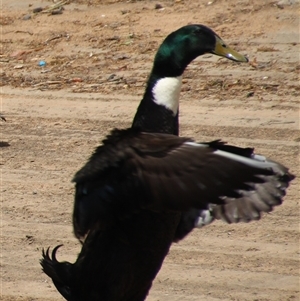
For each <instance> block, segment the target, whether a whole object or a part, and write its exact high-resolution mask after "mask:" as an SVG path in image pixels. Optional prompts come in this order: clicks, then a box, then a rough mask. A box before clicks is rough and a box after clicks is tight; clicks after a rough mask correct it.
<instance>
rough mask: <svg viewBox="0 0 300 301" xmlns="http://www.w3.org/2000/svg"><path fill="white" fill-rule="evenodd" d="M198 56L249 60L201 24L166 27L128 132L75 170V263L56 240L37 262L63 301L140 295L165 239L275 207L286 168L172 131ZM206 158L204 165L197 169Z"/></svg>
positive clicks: (138, 299) (117, 300)
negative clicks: (186, 76)
mask: <svg viewBox="0 0 300 301" xmlns="http://www.w3.org/2000/svg"><path fill="white" fill-rule="evenodd" d="M205 53H212V54H215V55H218V56H221V57H225V58H227V59H230V60H232V61H236V62H247V61H248V59H247V57H245V56H244V55H241V54H239V53H238V52H236V51H235V50H233V49H231V48H230V47H229V46H228V45H227V44H226V43H225V42H224V41H223V40H222V39H221V38H220V37H219V36H218V35H217V34H216V33H214V31H213V30H211V29H210V28H208V27H206V26H204V25H197V24H196V25H187V26H184V27H181V28H179V29H178V30H176V31H174V32H172V33H171V34H170V35H169V36H167V37H166V39H165V40H164V41H163V43H162V44H161V46H160V47H159V49H158V51H157V54H156V56H155V58H154V63H153V67H152V71H151V73H150V76H149V78H148V81H147V85H146V89H145V93H144V96H143V98H142V100H141V102H140V104H139V106H138V108H137V112H136V114H135V116H134V118H133V122H132V126H131V128H130V129H127V130H115V131H113V132H112V133H111V135H109V136H108V137H107V138H106V139H105V140H104V141H103V144H102V145H101V146H99V148H97V150H96V151H95V153H94V154H93V155H92V157H91V159H90V160H89V161H88V163H87V164H86V165H85V166H84V167H83V168H82V169H81V170H80V171H79V172H77V173H76V175H75V177H74V179H73V180H74V182H75V201H74V209H73V229H74V234H75V236H76V237H77V238H78V239H79V241H80V242H81V243H82V249H81V252H80V254H79V255H78V259H77V261H76V262H75V263H73V264H71V263H69V262H59V261H58V260H57V259H56V254H57V250H58V249H59V248H60V245H59V246H57V247H55V248H54V249H53V251H52V253H50V249H49V248H48V249H47V250H46V251H43V254H42V259H41V265H42V269H43V271H44V272H45V273H46V274H47V275H48V276H49V277H51V278H52V280H53V283H54V285H55V286H56V288H57V290H58V291H59V292H60V293H61V295H62V296H64V298H65V299H66V300H69V301H73V300H74V301H78V300H87V301H94V300H102V301H106V300H109V301H129V300H130V301H142V300H145V299H146V297H147V295H148V293H149V290H150V288H151V286H152V283H153V280H154V279H155V277H156V275H157V273H158V272H159V270H160V268H161V266H162V264H163V261H164V259H165V257H166V256H167V254H168V252H169V249H170V246H171V245H172V243H173V242H178V241H180V240H181V239H183V238H184V237H185V236H186V235H188V234H189V233H190V232H191V231H192V230H193V229H194V228H196V227H197V228H200V227H203V226H205V225H208V224H210V223H211V222H212V221H213V220H214V219H221V220H223V221H225V222H227V223H237V222H249V221H252V220H258V219H260V217H261V213H262V212H270V211H271V210H272V209H273V207H275V206H277V205H280V204H281V202H282V198H283V195H284V193H285V190H286V189H287V187H288V184H289V182H290V181H291V180H292V179H293V175H291V174H290V173H289V172H288V170H287V168H285V167H284V166H282V165H280V164H279V163H276V162H273V161H271V160H269V159H266V158H265V157H263V156H259V155H256V154H254V150H253V149H252V148H239V147H235V146H231V145H227V144H226V143H224V142H222V141H221V140H216V141H213V142H209V143H200V144H196V143H195V142H193V141H192V140H189V139H188V138H182V137H179V94H180V88H181V83H182V75H183V73H184V70H185V68H186V67H187V66H188V64H189V63H190V62H192V61H193V60H194V59H195V58H196V57H198V56H200V55H202V54H205ZM164 140H165V142H164ZM188 145H189V146H188ZM189 152H191V153H189ZM188 153H189V155H188V156H187V154H188ZM194 153H198V155H196V157H195V158H198V159H195V160H196V161H197V162H196V161H194V159H193V158H194ZM213 153H214V156H211V155H212V154H213ZM221 153H222V154H223V156H222V155H220V154H221ZM175 154H176V155H175ZM225 154H226V155H225ZM206 155H207V157H206ZM177 156H178V157H177ZM181 156H182V157H181ZM183 158H185V159H183ZM208 158H211V160H212V161H211V164H208V165H207V167H208V166H209V168H208V169H201V166H202V165H203V164H204V163H205V162H207V161H209V160H208ZM157 160H158V161H157ZM198 160H199V161H198ZM223 160H224V162H227V163H224V164H228V165H226V168H225V167H224V168H223V167H222V166H223V165H221V164H219V162H221V161H223ZM158 162H159V164H158ZM237 162H239V163H237ZM245 162H247V163H245ZM250 162H251V163H250ZM193 164H194V165H193ZM231 164H232V165H231ZM236 165H238V166H240V165H241V166H243V168H244V169H243V168H242V167H239V168H241V169H235V167H234V166H236ZM258 165H259V166H258ZM188 166H189V167H188ZM186 168H187V169H186ZM256 168H257V169H256ZM231 169H232V174H227V172H228V170H231ZM242 169H243V171H244V173H245V174H244V175H243V176H241V174H243V172H241V170H242ZM248 169H249V170H248ZM201 170H202V171H201ZM204 170H205V171H204ZM207 170H209V173H210V174H211V178H209V177H207V175H206V173H207ZM238 170H239V171H238ZM250 170H251V172H250ZM255 170H256V171H255ZM256 172H257V173H256ZM248 173H249V177H251V180H249V179H247V180H246V178H245V177H246V175H248ZM269 173H270V174H269ZM251 174H252V175H251ZM213 175H214V176H215V178H214V176H213ZM194 176H195V181H194V182H193V181H192V182H191V185H189V181H190V180H191V179H192V180H193V179H194ZM240 176H241V179H243V180H241V181H240ZM203 181H204V182H203ZM202 182H203V183H202ZM228 182H230V185H229V183H228ZM235 182H236V183H235ZM192 183H198V184H197V185H194V184H192ZM224 183H227V184H226V185H228V189H227V190H226V193H227V194H226V195H224ZM238 183H239V184H238ZM226 185H225V186H226ZM235 185H236V186H235ZM277 186H278V187H280V188H278V187H277ZM204 191H205V193H204ZM265 191H267V192H266V194H265ZM252 194H253V198H252V197H251V196H252ZM256 197H257V198H256ZM253 199H255V200H256V201H253ZM251 200H252V201H253V202H252V201H251Z"/></svg>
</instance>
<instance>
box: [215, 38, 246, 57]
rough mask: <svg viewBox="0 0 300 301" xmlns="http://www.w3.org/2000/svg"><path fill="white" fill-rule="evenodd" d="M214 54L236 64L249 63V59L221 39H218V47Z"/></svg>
mask: <svg viewBox="0 0 300 301" xmlns="http://www.w3.org/2000/svg"><path fill="white" fill-rule="evenodd" d="M212 52H213V53H214V54H216V55H219V56H223V57H226V58H227V59H229V60H232V61H235V62H248V59H247V57H245V56H244V55H242V54H240V53H238V52H236V51H235V50H233V49H231V48H230V47H228V46H227V45H226V43H225V42H224V41H222V40H221V39H220V38H219V37H216V47H215V49H214V50H213V51H212Z"/></svg>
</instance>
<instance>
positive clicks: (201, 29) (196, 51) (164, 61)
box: [154, 24, 248, 76]
mask: <svg viewBox="0 0 300 301" xmlns="http://www.w3.org/2000/svg"><path fill="white" fill-rule="evenodd" d="M205 53H213V54H216V55H219V56H222V57H225V58H228V59H230V60H233V61H236V62H248V59H247V58H246V57H245V56H244V55H242V54H240V53H238V52H236V51H235V50H233V49H231V48H230V47H228V45H227V44H226V43H225V42H224V41H223V40H222V39H221V38H220V37H219V36H218V35H217V34H216V33H215V32H214V31H213V30H211V29H210V28H208V27H206V26H204V25H197V24H194V25H187V26H184V27H181V28H179V29H178V30H176V31H174V32H172V33H171V34H170V35H169V36H167V38H166V39H165V40H164V42H163V43H162V45H161V46H160V48H159V50H158V52H157V54H156V57H155V60H154V69H156V70H154V71H155V73H157V72H158V73H161V72H163V73H165V72H166V71H167V73H169V75H170V76H175V75H176V76H178V75H181V74H182V73H183V71H184V69H185V68H186V67H187V65H188V64H189V63H190V62H191V61H192V60H194V59H195V58H196V57H198V56H200V55H202V54H205ZM159 69H161V72H160V70H159ZM156 71H157V72H156ZM169 75H168V76H169Z"/></svg>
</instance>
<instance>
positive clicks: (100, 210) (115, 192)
mask: <svg viewBox="0 0 300 301" xmlns="http://www.w3.org/2000/svg"><path fill="white" fill-rule="evenodd" d="M218 145H219V147H217V146H218ZM221 145H222V143H221V142H216V141H215V142H212V143H202V144H197V143H195V142H192V141H191V140H190V139H188V138H182V137H177V136H172V135H166V134H149V133H140V132H138V131H136V130H124V131H115V132H113V133H112V135H111V136H109V137H108V138H107V139H106V140H105V141H104V143H103V145H102V146H100V147H98V148H97V149H96V151H95V153H94V154H93V155H92V157H91V158H90V160H89V161H88V162H87V164H86V165H85V166H84V167H83V168H82V169H81V170H80V171H79V172H78V173H77V174H76V175H75V178H74V181H75V182H76V195H75V205H74V215H73V222H74V230H75V234H76V236H77V237H81V236H83V235H85V234H86V233H87V231H88V230H89V229H90V228H91V226H92V224H94V223H95V221H96V220H99V219H102V220H104V221H105V222H108V221H109V220H110V219H111V217H112V216H114V217H116V218H125V217H126V216H130V215H131V214H132V213H134V212H137V211H138V210H141V209H150V210H178V211H186V210H189V209H190V208H196V209H208V207H209V206H211V205H217V207H216V208H218V209H215V212H216V213H215V214H216V216H217V217H220V218H224V216H225V215H224V213H223V211H224V210H225V211H228V212H231V213H230V214H229V216H234V214H235V213H236V211H235V210H236V208H238V210H239V211H241V210H242V209H243V210H244V209H245V208H246V209H245V210H246V211H247V206H248V205H247V204H248V203H251V204H255V205H256V204H260V205H257V208H259V210H262V211H264V209H265V208H267V207H268V208H269V207H270V206H271V207H272V206H273V204H275V205H276V204H280V203H281V201H282V196H283V195H284V194H285V189H286V187H287V186H288V182H289V181H290V180H291V179H292V176H291V175H290V174H289V173H288V171H287V169H286V168H285V167H283V166H281V165H279V164H277V163H276V162H273V161H269V160H266V158H264V157H262V156H256V157H255V155H251V156H250V157H246V156H242V155H240V154H238V152H239V151H238V148H235V147H231V146H226V148H225V146H224V147H223V148H224V150H223V149H222V147H221ZM230 150H231V151H230ZM247 150H248V151H249V149H247ZM250 152H251V151H250ZM237 199H239V200H240V201H239V202H238V203H236V202H235V200H237ZM244 200H245V201H246V203H247V204H245V205H244V204H243V201H244ZM266 204H267V205H266ZM244 206H245V208H244ZM266 210H267V209H266ZM224 219H225V218H224ZM228 221H229V220H228Z"/></svg>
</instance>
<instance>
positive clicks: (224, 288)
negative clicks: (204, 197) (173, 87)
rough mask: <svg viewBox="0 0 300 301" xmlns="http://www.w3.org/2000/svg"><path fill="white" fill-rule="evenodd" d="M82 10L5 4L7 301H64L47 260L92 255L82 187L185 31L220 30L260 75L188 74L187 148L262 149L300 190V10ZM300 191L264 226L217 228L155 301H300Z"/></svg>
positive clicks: (183, 245)
mask: <svg viewBox="0 0 300 301" xmlns="http://www.w3.org/2000/svg"><path fill="white" fill-rule="evenodd" d="M71 2H72V3H69V4H65V5H64V6H63V7H64V9H63V10H62V9H61V10H60V9H58V11H56V14H51V13H45V8H46V7H47V6H50V5H53V2H49V1H32V0H31V1H28V0H23V1H9V0H2V14H1V19H0V21H1V26H2V33H1V46H2V47H1V53H0V63H1V67H2V68H1V86H2V88H1V93H2V96H1V99H2V105H1V112H2V113H3V114H4V116H5V117H6V119H7V122H1V121H0V127H1V148H0V149H1V266H0V268H1V297H0V299H1V300H3V301H4V300H5V301H8V300H9V301H17V300H18V301H25V300H26V301H37V300H41V301H46V300H47V301H50V300H51V301H54V300H55V301H58V300H63V299H62V297H61V296H60V295H59V293H58V292H57V291H56V289H55V288H54V286H53V284H52V282H51V280H50V279H49V278H48V277H47V276H46V275H45V274H43V273H42V271H41V268H40V266H39V259H40V258H41V251H42V248H43V247H48V246H52V247H54V246H56V245H57V244H61V243H63V244H64V246H63V247H62V248H61V249H60V250H59V252H58V259H59V260H69V261H74V260H75V259H76V256H77V254H78V252H79V251H80V248H81V246H80V244H79V243H78V241H77V240H76V239H75V238H74V237H73V234H72V227H71V212H72V204H73V194H74V187H73V184H72V183H71V179H72V176H73V175H74V173H75V172H76V171H77V170H78V169H79V168H80V167H81V166H82V165H83V164H84V163H85V161H86V160H87V158H88V157H89V155H90V154H91V153H92V151H93V149H94V148H95V147H96V146H97V145H98V144H99V143H100V141H101V140H102V138H103V137H104V135H105V134H106V133H108V131H109V130H110V129H112V128H114V127H119V128H125V127H127V126H129V125H130V123H131V121H132V119H133V116H134V114H135V111H136V108H137V106H138V103H139V101H140V99H141V98H142V94H143V90H144V87H145V81H146V79H147V76H148V74H149V71H150V68H151V64H152V61H153V57H154V54H155V52H156V50H157V47H158V46H159V44H160V43H161V42H162V40H163V39H164V37H165V36H166V35H167V34H169V33H170V32H171V31H174V30H175V29H177V28H179V27H181V26H183V25H186V24H188V23H202V24H206V25H208V26H210V27H211V28H213V29H214V30H215V31H216V32H217V33H218V34H219V35H220V36H221V37H222V38H223V39H224V40H225V41H227V43H228V44H230V45H232V46H233V48H235V49H236V50H238V51H240V52H242V53H244V54H247V55H248V56H249V58H250V63H249V64H237V63H233V62H230V61H228V60H225V59H221V58H218V57H215V56H212V55H204V56H202V57H200V58H198V59H197V60H195V61H194V62H193V63H192V64H191V65H190V66H189V67H188V69H187V71H186V72H185V74H184V84H183V88H182V93H181V106H180V107H181V115H180V118H181V135H188V136H192V137H194V138H195V139H196V140H198V141H207V140H211V139H217V138H222V139H223V140H225V141H228V142H230V143H233V144H236V145H240V146H253V147H255V149H256V152H257V153H262V154H264V155H267V156H269V157H271V158H273V159H275V160H278V161H280V162H281V163H283V164H285V165H287V166H289V167H290V169H291V171H292V172H293V173H294V174H296V176H298V179H299V176H300V171H299V141H300V136H299V95H300V87H299V71H300V62H299V11H300V10H299V4H297V2H298V3H299V1H291V2H295V3H294V4H291V5H289V4H288V3H289V2H290V1H280V2H278V3H277V2H276V1H268V0H264V1H262V0H215V1H208V0H206V1H200V0H198V1H196V0H182V1H178V0H177V1H171V0H169V1H167V0H165V1H160V2H156V1H100V0H99V1H71ZM286 3H287V4H286ZM157 4H160V6H159V5H157ZM38 7H42V8H43V9H44V10H43V11H42V12H39V13H36V14H33V13H32V11H33V9H35V8H38ZM50 8H51V7H50ZM50 11H51V10H50ZM40 61H45V62H46V66H44V67H40V66H39V65H38V63H39V62H40ZM298 179H296V180H294V181H293V182H292V185H291V187H290V189H289V191H288V195H287V196H286V197H285V202H284V204H283V205H282V206H280V207H278V208H276V210H274V211H273V212H272V213H271V214H268V215H265V216H264V217H263V218H262V219H261V220H260V221H258V222H253V223H250V224H237V225H226V224H224V223H221V222H214V223H213V224H212V225H210V226H207V227H205V228H203V229H201V230H196V231H194V232H193V233H192V234H191V235H190V236H189V237H188V238H186V239H185V240H184V241H182V242H180V243H178V244H174V245H173V246H172V248H171V250H170V253H169V255H168V257H167V258H166V260H165V262H164V265H163V268H162V269H161V271H160V273H159V274H158V276H157V278H156V280H155V282H154V285H153V287H152V289H151V292H150V295H149V297H148V298H147V300H148V301H176V300H178V301H179V300H187V301H201V300H203V301H204V300H205V301H288V300H289V301H296V300H299V298H300V294H299V254H300V252H299V191H298V188H299V180H298Z"/></svg>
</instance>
